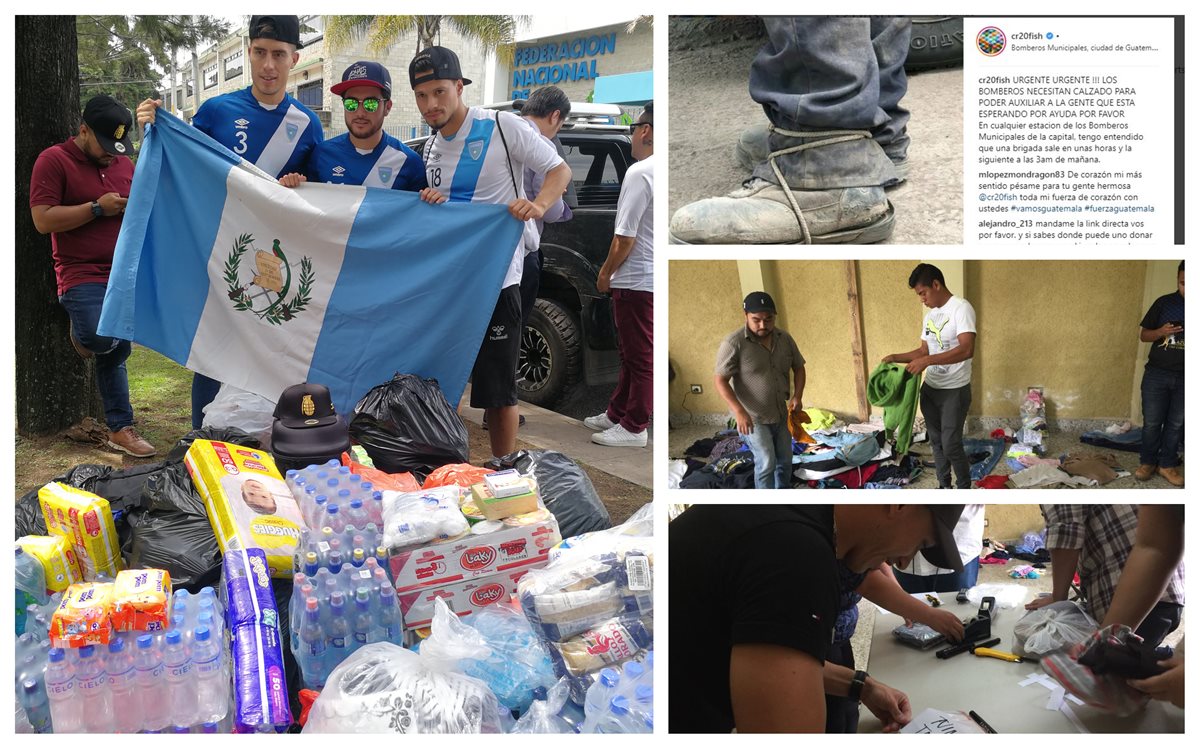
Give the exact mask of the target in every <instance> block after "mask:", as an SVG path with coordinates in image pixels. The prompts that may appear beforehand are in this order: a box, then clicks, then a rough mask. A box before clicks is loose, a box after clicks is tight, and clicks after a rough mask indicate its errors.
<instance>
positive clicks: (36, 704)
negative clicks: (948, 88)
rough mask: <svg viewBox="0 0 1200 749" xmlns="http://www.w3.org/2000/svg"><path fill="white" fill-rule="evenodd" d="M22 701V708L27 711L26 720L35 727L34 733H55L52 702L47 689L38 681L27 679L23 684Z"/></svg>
mask: <svg viewBox="0 0 1200 749" xmlns="http://www.w3.org/2000/svg"><path fill="white" fill-rule="evenodd" d="M20 699H21V707H22V708H24V709H25V719H26V720H28V721H29V724H30V725H31V726H33V732H34V733H53V732H54V731H53V727H52V725H51V720H50V700H49V698H48V697H47V696H46V689H45V687H44V686H43V685H42V684H40V683H39V682H38V681H37V680H36V679H25V680H24V681H23V682H21V694H20Z"/></svg>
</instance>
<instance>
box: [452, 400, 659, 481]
mask: <svg viewBox="0 0 1200 749" xmlns="http://www.w3.org/2000/svg"><path fill="white" fill-rule="evenodd" d="M470 403H471V386H470V385H468V386H467V389H466V390H465V391H464V392H463V396H462V400H460V401H459V404H458V415H459V416H461V417H462V419H463V421H469V422H471V423H473V424H478V425H482V424H483V410H482V409H478V408H471V406H470ZM520 407H521V413H522V414H524V415H525V426H523V427H521V428H520V430H518V432H517V439H519V440H521V441H522V442H527V443H529V444H531V445H533V446H534V447H537V448H539V449H541V450H557V451H558V452H561V453H564V454H566V455H567V456H569V457H570V458H571V459H572V460H574V461H576V462H577V463H585V464H587V465H588V466H591V467H592V468H595V469H597V470H600V471H603V472H605V473H607V474H609V475H611V476H614V477H616V478H618V479H621V480H622V481H628V482H630V483H632V484H637V485H638V486H641V487H643V488H645V489H651V490H653V488H654V468H653V465H654V460H653V455H654V431H653V429H651V430H650V434H649V437H650V439H649V440H647V442H646V446H645V447H644V448H643V447H605V446H604V445H597V444H596V443H595V442H592V435H593V434H595V432H593V431H592V430H591V429H588V428H587V427H585V426H584V425H583V422H582V421H579V420H578V419H572V418H571V417H570V416H563V415H562V414H559V413H555V412H553V411H547V410H546V409H544V408H539V407H537V406H534V405H531V404H529V403H525V402H524V401H521V403H520Z"/></svg>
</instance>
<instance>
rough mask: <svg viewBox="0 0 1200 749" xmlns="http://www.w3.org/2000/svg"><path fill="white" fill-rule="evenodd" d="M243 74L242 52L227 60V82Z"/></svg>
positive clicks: (230, 56)
mask: <svg viewBox="0 0 1200 749" xmlns="http://www.w3.org/2000/svg"><path fill="white" fill-rule="evenodd" d="M241 74H242V51H241V50H240V49H239V50H238V51H237V52H234V53H233V54H231V55H229V56H228V57H226V58H225V80H227V81H228V80H231V79H233V78H236V77H238V76H240V75H241Z"/></svg>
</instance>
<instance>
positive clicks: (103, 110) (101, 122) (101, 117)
mask: <svg viewBox="0 0 1200 749" xmlns="http://www.w3.org/2000/svg"><path fill="white" fill-rule="evenodd" d="M83 121H84V123H85V124H86V125H87V126H88V128H90V129H91V131H92V132H93V133H95V134H96V140H97V141H99V142H100V147H101V148H103V149H104V150H105V152H107V153H111V154H115V155H117V156H129V155H131V154H133V143H132V142H131V141H130V140H129V133H130V131H131V130H133V113H132V112H130V111H129V109H128V108H127V107H126V106H124V105H123V104H121V102H119V101H117V100H116V99H114V98H112V97H111V96H109V95H108V94H100V95H98V96H93V97H92V98H90V99H88V102H87V104H86V105H84V107H83Z"/></svg>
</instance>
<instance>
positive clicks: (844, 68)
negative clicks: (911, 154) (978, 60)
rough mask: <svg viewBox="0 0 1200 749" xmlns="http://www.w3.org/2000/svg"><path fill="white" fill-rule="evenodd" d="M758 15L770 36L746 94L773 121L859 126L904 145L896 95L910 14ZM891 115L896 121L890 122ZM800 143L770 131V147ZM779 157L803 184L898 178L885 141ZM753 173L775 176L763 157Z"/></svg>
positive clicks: (813, 127)
mask: <svg viewBox="0 0 1200 749" xmlns="http://www.w3.org/2000/svg"><path fill="white" fill-rule="evenodd" d="M763 22H764V24H765V25H766V29H767V42H766V44H764V45H763V47H762V49H761V50H760V51H759V53H758V55H757V56H756V57H755V59H754V62H753V64H752V65H751V68H750V96H751V98H753V99H754V100H755V101H757V102H758V103H760V104H762V106H763V110H764V111H765V112H766V114H767V117H768V118H769V119H770V120H771V122H772V123H773V124H774V125H775V126H776V127H778V128H782V129H785V130H791V131H829V130H862V131H867V132H869V133H872V134H876V133H877V134H878V137H879V138H882V139H884V140H883V142H885V143H888V144H889V145H891V144H895V145H894V147H895V148H900V147H901V141H900V134H901V133H902V131H903V128H904V124H905V122H907V112H904V111H903V110H902V109H900V108H899V100H900V98H901V97H902V96H903V95H904V89H905V87H906V85H907V84H906V79H905V78H904V73H903V66H904V59H905V58H906V56H907V54H908V51H907V50H908V41H909V37H910V36H911V31H912V24H911V22H910V21H909V20H908V19H872V18H867V17H861V18H848V17H836V16H772V17H765V18H764V19H763ZM881 65H882V68H881ZM881 70H882V71H884V72H885V73H886V79H881ZM881 85H883V86H885V87H886V91H885V90H883V89H881ZM884 95H885V96H884ZM885 107H887V109H885ZM893 115H895V116H896V117H898V118H899V119H900V121H897V122H896V123H893V124H891V125H890V127H889V123H890V121H891V119H892V116H893ZM904 137H907V136H904ZM805 140H813V139H805ZM801 142H803V141H802V140H801V139H799V138H796V137H792V136H786V135H781V134H779V133H772V134H771V137H770V148H771V150H773V151H774V150H779V149H781V148H786V147H789V146H793V145H796V144H798V143H801ZM776 163H777V164H778V166H779V167H780V170H781V171H782V172H783V174H784V176H785V178H786V179H787V181H788V184H789V185H790V186H791V187H793V188H797V189H803V190H825V189H832V188H839V187H863V186H873V185H884V184H888V183H890V182H894V181H896V180H897V179H898V178H899V177H898V175H897V173H896V170H895V167H894V166H893V165H892V162H891V159H889V158H888V154H887V153H885V152H884V148H883V145H882V144H881V143H880V142H877V141H876V140H872V139H871V138H861V139H857V140H851V141H848V142H844V143H836V144H832V145H823V146H820V147H816V148H810V149H807V150H804V151H800V152H798V153H791V154H787V155H784V156H780V157H778V159H777V160H776ZM754 176H755V177H759V178H761V179H765V180H767V181H768V182H772V183H777V181H778V180H777V178H776V177H775V175H774V171H773V170H772V169H771V168H770V167H769V166H768V165H766V164H762V165H760V166H759V167H757V168H756V169H755V172H754Z"/></svg>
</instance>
